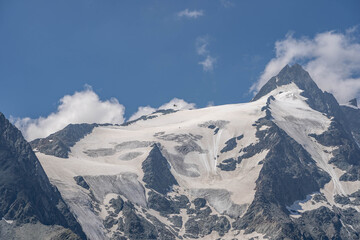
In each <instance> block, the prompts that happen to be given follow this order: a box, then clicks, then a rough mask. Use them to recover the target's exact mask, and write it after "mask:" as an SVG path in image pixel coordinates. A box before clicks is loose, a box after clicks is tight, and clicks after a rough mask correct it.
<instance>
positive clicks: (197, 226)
mask: <svg viewBox="0 0 360 240" xmlns="http://www.w3.org/2000/svg"><path fill="white" fill-rule="evenodd" d="M193 202H194V205H195V209H188V211H187V212H188V214H190V216H189V219H188V220H187V222H186V223H185V231H186V234H185V235H184V236H186V237H189V238H199V237H200V238H201V237H204V236H206V235H209V234H211V233H212V232H213V231H216V232H218V233H219V235H220V236H224V234H225V233H227V232H228V231H229V230H230V228H231V224H230V221H229V220H228V219H227V218H226V217H225V216H219V215H216V214H211V213H212V211H211V209H210V208H209V206H206V200H205V199H204V198H196V199H195V200H194V201H193Z"/></svg>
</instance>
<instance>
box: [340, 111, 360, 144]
mask: <svg viewBox="0 0 360 240" xmlns="http://www.w3.org/2000/svg"><path fill="white" fill-rule="evenodd" d="M341 110H342V112H343V113H344V115H345V117H346V119H347V122H348V127H349V128H350V130H351V133H352V135H353V137H354V139H355V140H356V142H357V144H358V145H359V146H360V109H355V108H352V107H348V106H341Z"/></svg>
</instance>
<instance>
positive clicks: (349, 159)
mask: <svg viewBox="0 0 360 240" xmlns="http://www.w3.org/2000/svg"><path fill="white" fill-rule="evenodd" d="M311 136H312V137H314V138H315V139H316V140H317V141H318V142H319V143H321V144H322V145H324V146H333V147H337V149H335V150H334V151H333V155H334V157H333V158H332V159H330V161H329V163H333V164H335V166H337V167H338V168H340V169H342V170H344V171H346V173H344V174H343V175H342V176H341V177H340V180H341V181H356V180H360V148H359V146H358V145H357V144H356V142H355V141H354V139H353V138H352V136H351V135H350V134H348V133H347V132H346V131H345V129H344V128H343V126H342V125H341V124H340V123H338V122H336V121H333V122H332V123H331V125H330V127H329V129H328V130H327V131H325V132H324V133H322V134H319V135H316V134H312V135H311Z"/></svg>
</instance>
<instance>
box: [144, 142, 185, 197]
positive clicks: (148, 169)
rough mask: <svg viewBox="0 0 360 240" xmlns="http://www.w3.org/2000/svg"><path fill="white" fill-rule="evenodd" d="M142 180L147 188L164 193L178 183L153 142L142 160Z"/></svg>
mask: <svg viewBox="0 0 360 240" xmlns="http://www.w3.org/2000/svg"><path fill="white" fill-rule="evenodd" d="M142 169H143V171H144V177H143V181H144V182H145V183H146V185H145V186H146V187H147V188H151V189H154V190H155V191H157V192H159V193H162V194H166V193H167V192H169V191H170V190H171V188H172V186H173V185H178V183H177V181H176V179H175V178H174V176H173V175H172V173H171V171H170V165H169V163H168V162H167V160H166V159H165V158H164V156H163V155H162V153H161V152H160V149H159V147H158V146H157V145H156V144H154V145H153V149H152V150H151V151H150V153H149V156H148V157H147V158H146V159H145V160H144V161H143V163H142Z"/></svg>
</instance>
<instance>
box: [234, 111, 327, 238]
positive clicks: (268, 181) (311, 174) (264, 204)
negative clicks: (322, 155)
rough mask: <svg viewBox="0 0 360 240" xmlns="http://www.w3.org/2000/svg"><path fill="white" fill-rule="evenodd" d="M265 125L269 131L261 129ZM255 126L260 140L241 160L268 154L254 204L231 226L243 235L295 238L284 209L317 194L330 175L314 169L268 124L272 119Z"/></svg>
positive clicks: (292, 143) (305, 155)
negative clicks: (257, 233)
mask: <svg viewBox="0 0 360 240" xmlns="http://www.w3.org/2000/svg"><path fill="white" fill-rule="evenodd" d="M264 125H266V126H268V127H269V128H267V129H266V130H260V128H261V127H262V126H264ZM256 127H257V133H256V136H257V137H258V138H259V139H261V140H260V141H259V142H258V143H256V144H254V145H250V146H248V147H246V148H245V149H243V151H244V152H245V154H243V155H242V158H247V157H251V156H253V155H255V154H256V153H259V152H261V151H263V150H265V149H268V150H269V152H268V153H267V155H266V157H265V159H264V160H263V167H262V169H261V171H260V175H259V178H258V179H257V181H256V193H255V198H254V201H253V202H252V204H251V205H250V206H249V208H248V210H247V212H246V213H245V215H244V216H243V217H241V218H238V219H237V220H235V222H234V223H233V227H234V228H235V229H246V232H252V231H257V232H266V233H267V234H269V235H270V236H272V237H274V238H275V239H282V238H283V237H288V238H290V239H297V238H296V237H297V236H300V232H299V231H298V230H297V229H296V226H295V225H294V224H293V222H292V220H291V219H290V217H289V215H288V214H289V212H288V211H287V209H286V208H285V206H289V205H291V203H293V202H294V201H295V200H297V199H305V197H306V195H307V194H310V193H313V192H317V191H319V190H320V188H322V187H323V186H324V185H325V184H326V183H327V182H329V181H330V176H329V175H328V174H327V173H325V172H324V171H322V170H321V169H319V168H318V167H317V166H316V163H315V161H314V160H313V159H312V158H311V156H310V154H309V153H307V152H306V150H305V149H304V148H303V147H302V146H301V145H300V144H298V143H297V142H296V141H295V140H294V139H292V138H291V137H290V136H288V135H287V134H286V133H285V132H284V131H283V130H282V129H280V128H279V127H278V126H277V125H276V124H275V123H274V122H272V121H271V116H267V117H265V118H262V119H259V121H258V122H257V123H256Z"/></svg>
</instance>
